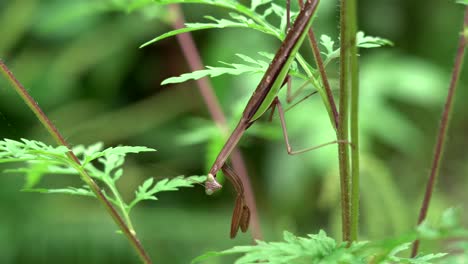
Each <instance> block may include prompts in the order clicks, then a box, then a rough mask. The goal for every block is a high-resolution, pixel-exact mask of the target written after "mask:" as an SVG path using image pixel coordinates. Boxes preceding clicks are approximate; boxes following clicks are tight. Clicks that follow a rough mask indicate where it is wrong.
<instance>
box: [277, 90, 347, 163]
mask: <svg viewBox="0 0 468 264" xmlns="http://www.w3.org/2000/svg"><path fill="white" fill-rule="evenodd" d="M273 104H275V105H276V107H277V108H278V114H279V117H280V122H281V128H282V131H283V137H284V142H285V143H286V151H287V152H288V154H289V155H296V154H301V153H304V152H308V151H311V150H315V149H319V148H322V147H325V146H328V145H332V144H350V145H351V147H352V146H353V145H352V144H351V142H349V141H347V140H333V141H330V142H326V143H323V144H320V145H317V146H313V147H308V148H304V149H300V150H293V149H292V147H291V144H289V136H288V130H287V128H286V120H285V118H284V110H283V106H282V105H281V102H280V101H279V99H278V97H276V98H275V99H274V100H273Z"/></svg>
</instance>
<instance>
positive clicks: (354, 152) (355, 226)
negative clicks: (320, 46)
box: [348, 0, 360, 241]
mask: <svg viewBox="0 0 468 264" xmlns="http://www.w3.org/2000/svg"><path fill="white" fill-rule="evenodd" d="M348 29H349V45H350V47H349V49H350V61H349V72H350V74H351V83H350V85H351V87H350V92H351V108H350V126H351V128H350V130H351V143H352V144H353V145H352V146H353V147H352V148H351V230H350V238H351V241H356V240H357V239H358V235H359V196H360V193H359V167H360V166H359V67H358V48H357V43H356V33H357V1H356V0H349V1H348Z"/></svg>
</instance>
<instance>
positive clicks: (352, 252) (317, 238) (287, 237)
mask: <svg viewBox="0 0 468 264" xmlns="http://www.w3.org/2000/svg"><path fill="white" fill-rule="evenodd" d="M283 239H284V242H264V241H257V244H256V245H249V246H236V247H233V248H232V249H228V250H224V251H221V252H208V253H206V254H204V255H202V256H199V257H197V258H196V259H194V260H193V262H192V263H197V262H200V261H202V260H205V259H207V258H210V257H214V256H223V255H231V254H243V256H242V257H240V258H238V259H237V260H236V262H235V263H236V264H248V263H258V262H259V261H260V262H262V263H276V264H282V263H284V264H286V263H294V264H300V263H363V264H364V263H382V264H383V263H412V264H426V263H432V261H434V260H436V259H439V258H442V257H444V256H445V255H446V254H445V253H437V254H427V255H419V256H417V257H415V258H404V257H399V256H397V255H398V254H399V253H401V252H403V251H406V250H407V249H409V247H410V245H411V243H401V244H399V245H396V246H395V245H394V243H390V242H389V241H386V243H385V244H382V243H375V242H365V241H364V242H357V243H353V244H352V245H351V246H349V247H348V245H347V243H338V242H336V241H335V240H334V239H333V238H331V237H329V236H327V234H326V233H325V231H323V230H321V231H320V232H319V233H318V234H316V235H308V236H307V237H298V236H295V235H293V234H291V233H289V232H284V234H283Z"/></svg>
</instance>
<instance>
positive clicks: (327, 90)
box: [298, 0, 339, 130]
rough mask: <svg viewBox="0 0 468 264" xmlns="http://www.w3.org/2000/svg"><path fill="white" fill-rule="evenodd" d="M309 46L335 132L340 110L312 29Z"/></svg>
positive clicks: (301, 3)
mask: <svg viewBox="0 0 468 264" xmlns="http://www.w3.org/2000/svg"><path fill="white" fill-rule="evenodd" d="M298 3H299V6H300V7H302V6H303V5H304V2H303V0H298ZM308 36H309V44H310V46H311V48H312V52H313V54H314V59H315V62H316V63H317V68H318V70H319V72H320V78H321V79H322V84H323V87H324V89H325V93H326V95H327V99H328V103H329V104H330V108H331V112H332V120H333V127H334V128H335V130H337V129H338V120H339V116H338V110H337V108H336V103H335V99H334V98H333V92H332V90H331V86H330V82H329V81H328V77H327V72H326V71H325V66H324V64H323V60H322V57H321V56H320V49H319V46H318V43H317V39H316V38H315V34H314V30H313V29H312V27H310V29H309V32H308Z"/></svg>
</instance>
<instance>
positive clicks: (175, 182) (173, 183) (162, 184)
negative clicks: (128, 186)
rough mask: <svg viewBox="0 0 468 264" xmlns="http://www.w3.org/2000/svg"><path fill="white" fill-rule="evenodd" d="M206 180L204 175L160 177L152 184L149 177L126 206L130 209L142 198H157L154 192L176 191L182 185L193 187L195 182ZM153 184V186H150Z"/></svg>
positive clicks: (142, 199) (152, 180) (152, 181)
mask: <svg viewBox="0 0 468 264" xmlns="http://www.w3.org/2000/svg"><path fill="white" fill-rule="evenodd" d="M205 180H206V176H190V177H184V176H177V177H175V178H172V179H168V178H166V179H162V180H160V181H158V182H156V184H154V185H153V183H154V179H153V178H149V179H147V180H145V181H144V182H143V184H142V185H140V186H139V187H138V189H137V191H136V192H135V199H134V200H133V201H132V202H131V203H130V205H129V206H128V211H130V210H131V209H132V208H133V207H134V206H135V205H136V204H137V203H139V202H141V201H144V200H157V199H158V198H157V197H156V196H155V194H156V193H159V192H164V191H177V190H179V188H182V187H193V186H194V185H195V184H200V183H202V182H204V181H205ZM151 186H153V187H151Z"/></svg>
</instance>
